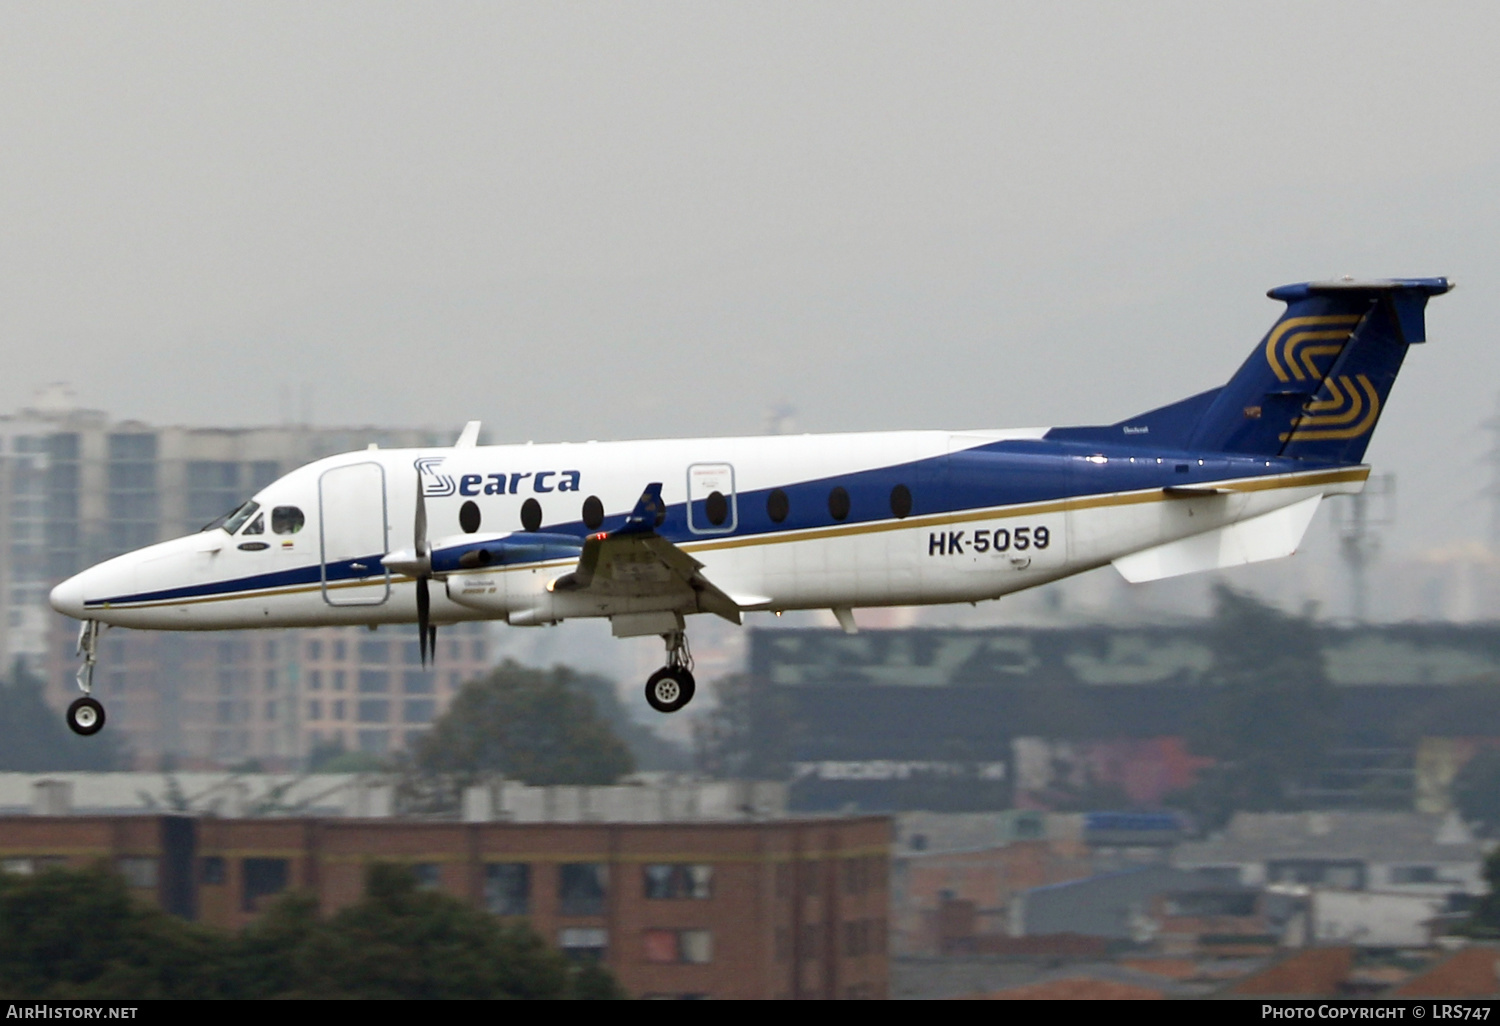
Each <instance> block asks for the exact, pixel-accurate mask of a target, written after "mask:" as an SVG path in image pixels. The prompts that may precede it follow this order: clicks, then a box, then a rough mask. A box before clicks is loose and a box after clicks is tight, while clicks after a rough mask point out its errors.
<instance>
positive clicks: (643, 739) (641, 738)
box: [568, 673, 692, 771]
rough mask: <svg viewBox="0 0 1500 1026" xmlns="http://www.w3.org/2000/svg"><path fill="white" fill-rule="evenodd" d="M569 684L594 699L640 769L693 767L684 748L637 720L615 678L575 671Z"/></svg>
mask: <svg viewBox="0 0 1500 1026" xmlns="http://www.w3.org/2000/svg"><path fill="white" fill-rule="evenodd" d="M568 687H570V688H573V689H574V690H576V691H578V692H579V693H581V694H584V695H587V696H588V697H589V698H590V699H591V700H592V701H593V703H594V711H595V712H597V713H598V714H599V716H600V718H602V719H603V720H604V721H605V722H606V723H608V724H609V729H610V730H612V731H614V732H615V734H616V736H618V737H619V738H620V740H621V741H624V742H625V745H626V747H627V748H629V749H630V755H631V758H632V759H633V760H634V762H635V766H636V768H637V769H642V770H653V771H676V770H685V769H688V768H690V767H691V764H692V758H691V756H690V754H689V753H688V751H687V750H686V749H685V748H682V747H680V746H678V745H675V744H673V743H672V742H670V741H668V740H666V739H665V738H662V737H661V736H660V735H658V734H657V733H656V731H654V730H652V729H651V728H650V727H647V726H645V725H643V724H640V723H637V722H636V721H635V719H634V718H633V717H632V716H631V713H630V708H629V706H627V705H626V704H625V703H623V702H621V701H620V698H619V693H618V692H617V691H616V690H615V682H614V681H612V680H610V679H609V678H608V677H601V676H599V675H598V674H597V673H578V674H574V675H573V677H572V679H571V680H570V681H569V683H568Z"/></svg>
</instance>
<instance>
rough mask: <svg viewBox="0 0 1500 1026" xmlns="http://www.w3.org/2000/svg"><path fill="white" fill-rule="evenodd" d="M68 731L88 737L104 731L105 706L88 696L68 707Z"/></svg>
mask: <svg viewBox="0 0 1500 1026" xmlns="http://www.w3.org/2000/svg"><path fill="white" fill-rule="evenodd" d="M68 729H69V730H71V731H73V733H75V734H82V735H83V736H84V737H88V736H89V735H90V734H97V733H99V731H101V730H103V729H104V706H102V705H100V704H99V703H98V702H97V701H95V700H94V699H92V698H89V697H87V696H85V697H83V698H80V699H78V700H77V701H76V702H74V703H73V704H72V705H70V706H68Z"/></svg>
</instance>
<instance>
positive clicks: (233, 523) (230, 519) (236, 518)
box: [204, 499, 260, 534]
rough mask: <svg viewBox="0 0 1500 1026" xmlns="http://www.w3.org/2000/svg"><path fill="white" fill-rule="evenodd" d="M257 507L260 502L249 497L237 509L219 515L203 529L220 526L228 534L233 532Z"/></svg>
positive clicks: (207, 529)
mask: <svg viewBox="0 0 1500 1026" xmlns="http://www.w3.org/2000/svg"><path fill="white" fill-rule="evenodd" d="M258 509H260V503H258V502H256V501H255V500H254V499H251V500H250V501H249V502H247V503H245V504H244V505H243V506H241V507H240V508H239V509H237V510H235V511H234V512H233V513H231V514H229V516H227V517H220V518H219V519H218V520H215V521H214V522H213V523H211V524H209V525H208V526H207V527H205V528H204V530H205V531H212V530H213V529H214V528H215V527H222V528H224V530H226V531H228V532H229V533H230V534H233V533H234V532H236V531H238V530H239V529H240V525H241V524H243V523H244V522H245V521H246V520H249V519H250V518H251V517H252V516H254V515H255V511H256V510H258Z"/></svg>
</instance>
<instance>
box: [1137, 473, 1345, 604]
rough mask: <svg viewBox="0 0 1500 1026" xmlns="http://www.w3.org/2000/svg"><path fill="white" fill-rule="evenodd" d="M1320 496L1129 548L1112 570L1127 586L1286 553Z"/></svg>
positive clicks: (1297, 541) (1295, 542)
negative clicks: (1159, 542)
mask: <svg viewBox="0 0 1500 1026" xmlns="http://www.w3.org/2000/svg"><path fill="white" fill-rule="evenodd" d="M1322 499H1323V497H1322V496H1321V495H1314V496H1313V497H1312V498H1310V499H1303V500H1302V501H1301V502H1297V503H1293V504H1292V505H1290V506H1283V507H1282V508H1281V509H1277V510H1272V511H1271V512H1270V513H1262V514H1261V515H1260V516H1258V517H1251V518H1250V519H1249V520H1242V521H1240V522H1239V523H1237V524H1230V525H1229V526H1228V527H1221V528H1219V529H1218V530H1216V531H1206V532H1204V533H1203V534H1195V535H1192V536H1191V537H1188V538H1179V539H1178V540H1177V541H1174V542H1167V544H1165V545H1158V546H1156V547H1155V548H1150V549H1144V550H1142V551H1141V552H1132V553H1131V554H1130V555H1128V556H1121V557H1120V558H1119V559H1117V560H1115V569H1116V570H1118V571H1120V576H1122V577H1124V578H1125V579H1126V580H1127V581H1129V582H1130V583H1131V584H1141V583H1142V582H1145V581H1159V580H1161V579H1163V578H1165V577H1180V576H1182V575H1183V574H1195V573H1198V572H1199V571H1201V570H1222V569H1224V568H1225V567H1231V566H1243V565H1244V564H1246V563H1259V562H1260V561H1262V560H1265V559H1280V558H1282V557H1283V556H1290V555H1291V554H1292V553H1293V552H1296V551H1297V546H1298V545H1300V544H1301V543H1302V535H1303V534H1304V533H1306V531H1307V525H1308V524H1309V523H1311V522H1312V518H1313V514H1314V513H1315V512H1317V509H1318V503H1319V502H1321V501H1322Z"/></svg>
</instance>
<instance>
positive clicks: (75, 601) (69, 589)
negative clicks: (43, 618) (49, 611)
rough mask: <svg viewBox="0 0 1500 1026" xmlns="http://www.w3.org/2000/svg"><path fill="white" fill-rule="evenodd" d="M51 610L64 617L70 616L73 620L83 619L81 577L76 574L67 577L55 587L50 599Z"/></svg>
mask: <svg viewBox="0 0 1500 1026" xmlns="http://www.w3.org/2000/svg"><path fill="white" fill-rule="evenodd" d="M50 601H51V602H52V608H53V609H55V610H57V611H58V612H59V613H62V614H63V615H64V616H71V617H72V618H73V619H75V620H83V619H85V617H84V615H83V575H82V574H78V575H76V576H73V577H69V578H68V579H67V580H66V581H63V582H62V583H61V584H59V585H58V586H57V587H55V588H53V589H52V595H51V598H50Z"/></svg>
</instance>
